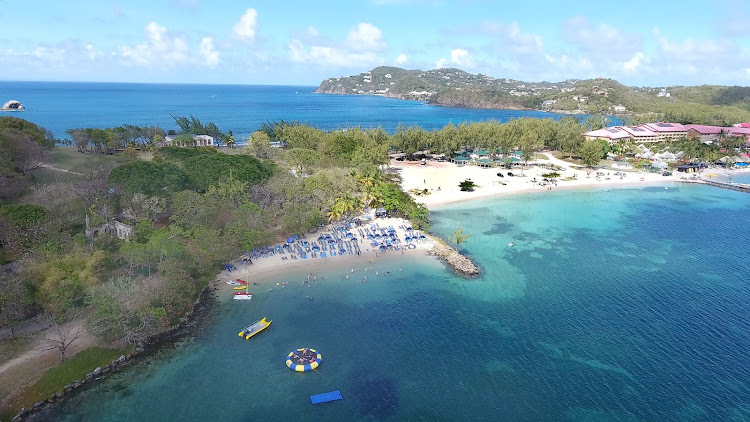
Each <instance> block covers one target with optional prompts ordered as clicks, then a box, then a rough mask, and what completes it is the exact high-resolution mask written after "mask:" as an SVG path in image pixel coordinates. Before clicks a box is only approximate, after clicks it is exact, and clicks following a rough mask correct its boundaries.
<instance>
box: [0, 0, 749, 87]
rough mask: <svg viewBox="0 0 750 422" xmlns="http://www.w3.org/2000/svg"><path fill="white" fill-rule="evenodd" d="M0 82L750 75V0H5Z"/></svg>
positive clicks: (651, 79) (632, 81)
mask: <svg viewBox="0 0 750 422" xmlns="http://www.w3.org/2000/svg"><path fill="white" fill-rule="evenodd" d="M0 28H2V31H0V80H8V81H14V80H24V81H97V82H155V83H208V84H213V83H223V84H258V85H311V86H312V85H318V84H319V83H320V81H322V80H323V79H325V78H328V77H334V76H345V75H354V74H359V73H361V72H366V71H368V70H370V69H372V68H374V67H376V66H381V65H387V66H399V67H404V68H408V69H422V70H428V69H434V68H437V67H455V68H459V69H462V70H466V71H468V72H471V73H482V74H485V75H490V76H493V77H496V78H513V79H519V80H524V81H533V82H536V81H543V80H545V81H551V82H558V81H562V80H565V79H571V78H575V79H587V78H595V77H606V78H613V79H617V80H619V81H620V82H623V83H625V84H627V85H633V86H667V85H701V84H725V85H749V84H750V0H714V1H694V0H682V1H671V0H667V1H663V0H657V1H654V0H650V1H645V0H629V1H575V0H568V1H564V2H563V1H538V0H520V1H519V0H514V1H505V0H494V1H493V0H454V1H452V0H362V1H356V0H333V1H326V0H318V1H309V0H308V1H284V0H275V1H268V0H266V1H263V2H248V1H243V0H210V1H209V0H166V1H159V0H151V1H142V0H128V1H124V0H120V1H108V0H96V1H92V0H69V1H59V0H0Z"/></svg>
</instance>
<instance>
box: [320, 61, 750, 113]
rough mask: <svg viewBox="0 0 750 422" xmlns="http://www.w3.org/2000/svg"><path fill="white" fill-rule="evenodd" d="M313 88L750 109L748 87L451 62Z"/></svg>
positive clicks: (562, 104) (644, 108)
mask: <svg viewBox="0 0 750 422" xmlns="http://www.w3.org/2000/svg"><path fill="white" fill-rule="evenodd" d="M316 92H319V93H323V94H348V95H383V96H386V97H394V98H400V99H409V100H424V101H428V102H429V103H430V104H435V105H443V106H450V107H469V108H505V109H508V108H511V109H513V108H519V109H521V108H523V109H538V110H550V111H561V112H581V113H638V114H642V113H669V112H672V113H675V112H676V110H678V109H681V105H688V107H691V108H692V107H695V106H710V108H711V111H712V112H713V113H716V112H729V113H730V114H731V115H733V116H735V115H736V116H738V117H742V116H744V114H745V113H746V112H748V111H750V87H739V86H733V87H729V86H713V85H711V86H708V85H705V86H692V87H682V86H679V87H659V88H648V87H628V86H625V85H622V84H621V83H619V82H617V81H615V80H613V79H604V78H600V79H587V80H578V79H569V80H566V81H562V82H555V83H552V82H523V81H518V80H515V79H505V78H501V79H498V78H493V77H491V76H487V75H482V74H476V75H475V74H471V73H468V72H464V71H463V70H459V69H453V68H441V69H434V70H428V71H422V70H406V69H401V68H398V67H388V66H381V67H376V68H375V69H373V70H371V71H369V72H365V73H360V74H359V75H353V76H344V77H338V78H328V79H326V80H324V81H323V82H321V84H320V86H319V87H318V89H317V90H316ZM623 107H624V108H623ZM717 110H718V111H717ZM691 111H692V110H691ZM748 116H750V114H748Z"/></svg>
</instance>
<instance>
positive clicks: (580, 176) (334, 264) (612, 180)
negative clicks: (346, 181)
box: [213, 154, 748, 291]
mask: <svg viewBox="0 0 750 422" xmlns="http://www.w3.org/2000/svg"><path fill="white" fill-rule="evenodd" d="M544 155H545V156H546V157H547V158H548V160H540V161H538V162H539V163H542V162H545V163H552V164H555V165H557V166H559V167H562V168H564V170H562V171H558V173H560V174H561V177H560V178H559V179H558V185H557V186H556V187H552V190H551V191H550V190H548V189H547V187H542V186H539V184H538V183H533V182H531V180H532V179H534V178H536V180H537V181H540V180H542V176H541V174H542V173H545V172H547V171H548V170H544V169H542V168H540V167H538V166H529V168H527V169H524V170H523V177H520V174H521V170H520V169H518V168H514V169H513V170H511V171H512V172H513V173H514V174H516V175H519V176H515V177H509V176H507V173H508V170H507V169H501V168H497V167H495V168H481V167H477V166H469V165H467V166H462V167H459V166H457V165H455V164H452V163H447V162H446V163H438V162H434V161H430V162H428V164H427V165H426V166H421V165H419V162H399V161H395V160H394V161H392V162H391V167H392V168H393V169H396V171H397V172H398V173H399V174H400V175H401V177H402V178H403V182H402V186H403V188H404V189H405V190H407V191H408V190H409V189H429V190H430V192H431V194H430V195H428V196H417V197H415V199H416V200H417V201H418V202H421V203H424V204H425V205H427V207H428V208H431V209H432V208H436V207H439V206H441V205H444V204H449V203H454V202H462V201H471V200H475V199H480V198H488V197H493V196H503V195H514V194H525V193H536V194H540V195H543V194H545V193H548V192H554V191H556V190H561V189H563V190H564V189H586V188H597V187H605V188H612V187H628V186H633V185H645V184H652V185H653V184H664V185H668V184H671V183H672V182H674V181H675V180H679V179H680V178H681V177H685V176H686V175H685V174H684V173H677V172H675V173H673V175H672V176H668V177H664V176H661V175H659V174H654V173H644V172H642V171H640V172H638V171H632V170H631V171H625V173H627V175H626V176H625V177H624V178H622V179H621V178H620V177H618V176H614V173H615V172H617V171H618V170H611V169H610V170H600V171H601V172H603V173H605V176H603V177H600V178H599V179H598V180H597V178H596V175H595V173H592V174H591V175H587V174H586V171H584V170H577V169H573V168H571V164H570V163H568V162H566V161H563V160H559V159H557V158H554V157H553V156H551V155H550V154H544ZM746 171H748V170H744V171H735V173H740V172H746ZM498 172H502V173H503V174H504V175H505V177H503V178H500V177H498V176H497V173H498ZM712 172H713V173H716V174H720V175H723V174H725V171H724V170H719V169H711V170H707V171H704V172H703V175H704V176H705V175H707V174H710V173H712ZM607 173H610V175H609V176H606V174H607ZM573 175H576V177H577V180H570V181H563V180H562V179H563V178H566V177H572V176H573ZM687 176H690V175H687ZM607 177H609V180H607ZM466 178H471V179H472V181H474V183H476V184H477V185H479V187H478V188H476V189H475V191H474V192H461V191H460V189H459V187H458V184H459V183H460V182H461V181H463V180H464V179H466ZM500 181H502V182H504V183H505V185H502V184H500V183H498V182H500ZM438 188H440V191H438ZM374 223H377V224H379V225H380V226H381V227H389V226H393V227H394V228H395V229H396V232H397V234H398V236H399V238H400V239H402V240H403V239H404V237H405V232H404V230H403V229H401V228H400V226H402V225H403V226H407V227H408V226H411V223H409V222H408V221H405V220H403V219H401V218H377V219H375V218H371V219H370V220H366V222H365V223H364V224H363V227H364V226H369V224H374ZM324 232H328V233H330V232H331V230H330V227H327V228H326V229H323V230H321V231H320V232H316V233H314V234H309V235H307V237H306V238H305V239H303V240H308V241H312V240H317V238H318V236H319V235H320V234H321V233H324ZM351 232H352V233H355V234H356V235H357V237H359V233H358V232H357V230H356V229H354V230H351ZM428 239H430V238H429V237H428ZM417 245H418V247H417V249H409V250H405V251H404V254H405V255H406V256H409V255H411V256H415V255H425V254H426V253H427V251H429V250H430V249H431V248H432V246H433V243H432V240H429V241H428V242H424V243H418V244H417ZM360 249H361V250H362V254H361V255H360V256H357V255H346V256H333V257H328V258H312V257H308V259H306V260H301V259H297V260H286V261H283V260H282V259H281V257H282V256H286V257H288V256H289V254H284V255H279V254H277V255H275V256H272V257H267V258H260V259H256V260H253V264H252V265H247V266H245V265H244V264H243V263H242V262H241V261H240V260H239V257H238V258H237V259H234V260H233V261H231V262H232V263H233V264H234V265H235V266H236V267H237V270H236V271H233V272H231V273H230V272H228V271H222V272H221V273H220V274H219V275H218V276H217V277H216V280H215V281H214V283H213V285H214V286H215V287H218V288H220V289H221V290H229V291H231V290H232V286H230V285H228V284H226V281H228V280H234V279H237V278H239V279H242V280H248V281H249V282H250V291H252V286H254V285H255V284H253V283H257V285H264V284H267V283H268V279H269V278H272V277H275V276H277V275H278V274H280V273H282V272H290V273H300V272H302V273H304V272H309V273H316V272H322V271H331V270H333V269H339V268H341V269H346V268H350V267H351V268H354V267H361V266H363V265H368V264H371V263H372V260H380V259H381V258H383V259H388V257H389V256H397V255H401V252H400V251H387V252H379V251H375V250H374V248H373V247H371V246H370V242H368V241H367V239H365V242H363V243H360ZM368 249H369V251H368Z"/></svg>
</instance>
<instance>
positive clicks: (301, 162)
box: [284, 148, 320, 173]
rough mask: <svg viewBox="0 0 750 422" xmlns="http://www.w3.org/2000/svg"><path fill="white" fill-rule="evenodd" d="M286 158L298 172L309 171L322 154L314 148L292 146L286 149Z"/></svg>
mask: <svg viewBox="0 0 750 422" xmlns="http://www.w3.org/2000/svg"><path fill="white" fill-rule="evenodd" d="M284 158H285V159H286V161H287V162H288V163H289V165H290V166H291V167H292V168H293V169H294V170H296V171H297V172H298V173H309V172H310V170H311V169H312V167H313V166H314V165H315V163H316V162H318V160H319V159H320V155H318V153H317V152H315V151H314V150H312V149H307V148H291V149H289V150H287V151H286V154H284Z"/></svg>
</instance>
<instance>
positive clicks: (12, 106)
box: [0, 100, 26, 111]
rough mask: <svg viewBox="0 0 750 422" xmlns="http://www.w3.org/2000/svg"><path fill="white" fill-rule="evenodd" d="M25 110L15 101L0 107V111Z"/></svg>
mask: <svg viewBox="0 0 750 422" xmlns="http://www.w3.org/2000/svg"><path fill="white" fill-rule="evenodd" d="M24 110H26V107H24V106H23V104H21V103H20V102H18V101H16V100H10V101H8V102H7V103H5V104H3V106H2V107H0V111H24Z"/></svg>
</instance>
